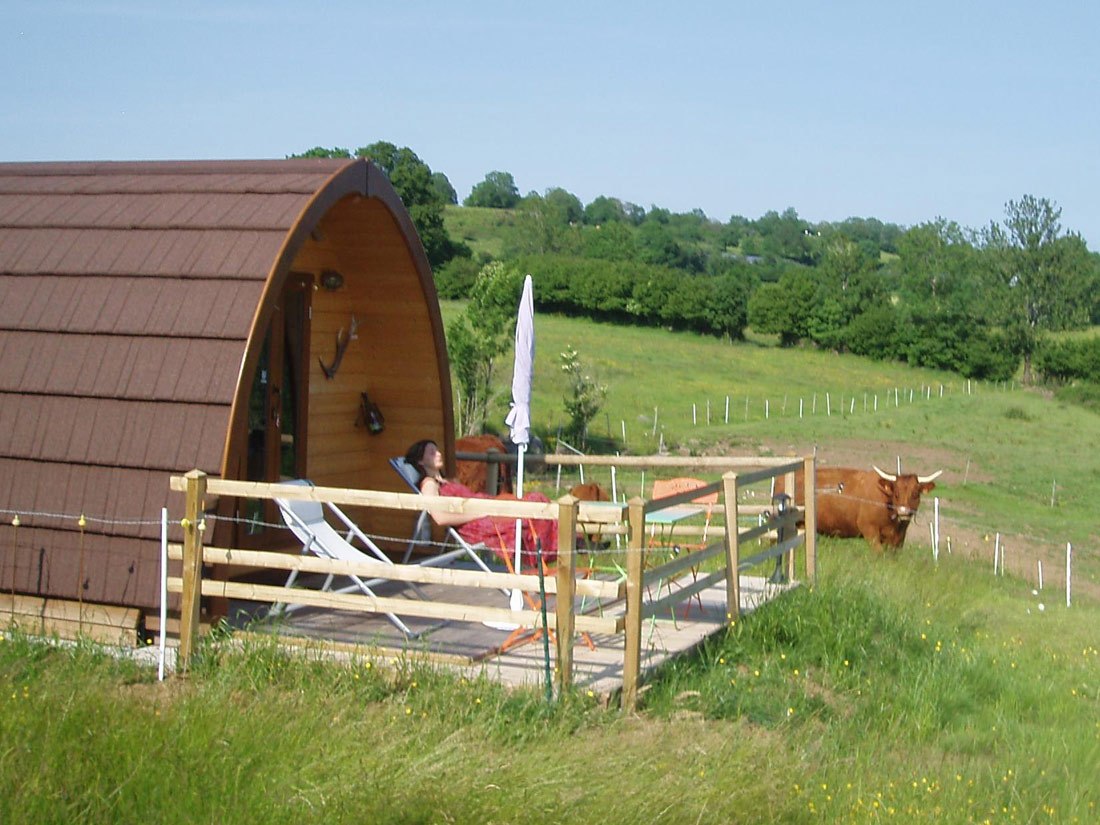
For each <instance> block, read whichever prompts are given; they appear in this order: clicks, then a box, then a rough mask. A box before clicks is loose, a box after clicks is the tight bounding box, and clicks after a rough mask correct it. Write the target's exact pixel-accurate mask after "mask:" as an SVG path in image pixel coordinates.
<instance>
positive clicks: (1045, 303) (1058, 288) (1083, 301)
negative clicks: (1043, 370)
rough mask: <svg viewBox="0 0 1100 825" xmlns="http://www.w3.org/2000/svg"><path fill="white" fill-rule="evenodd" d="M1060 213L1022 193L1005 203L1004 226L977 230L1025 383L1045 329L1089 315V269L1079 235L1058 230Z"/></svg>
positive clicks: (1048, 203)
mask: <svg viewBox="0 0 1100 825" xmlns="http://www.w3.org/2000/svg"><path fill="white" fill-rule="evenodd" d="M1061 216H1062V210H1061V209H1060V208H1059V207H1058V206H1057V205H1055V204H1054V203H1052V202H1051V201H1049V200H1047V199H1046V198H1036V197H1035V196H1033V195H1024V196H1023V197H1022V198H1021V199H1020V200H1019V201H1009V202H1008V203H1007V204H1005V221H1004V225H1003V226H1001V225H1000V224H997V223H995V222H994V223H991V224H990V225H989V227H988V228H987V229H986V230H985V231H984V233H983V235H982V237H983V240H984V243H985V251H986V263H987V265H988V269H987V272H988V274H989V276H990V286H991V290H990V293H991V297H993V298H994V299H995V301H996V307H997V309H998V311H999V320H1000V322H1001V324H1002V326H1003V328H1004V332H1005V336H1006V341H1007V342H1008V345H1009V347H1010V348H1011V349H1012V351H1013V352H1014V353H1016V354H1017V355H1018V356H1020V357H1022V358H1023V361H1024V376H1023V378H1024V383H1031V359H1032V356H1033V355H1034V354H1035V352H1036V350H1037V349H1038V346H1039V344H1040V342H1041V339H1042V337H1043V335H1044V333H1046V332H1048V331H1053V330H1060V329H1067V328H1071V327H1074V326H1079V325H1083V324H1084V323H1086V322H1087V321H1088V297H1087V291H1088V289H1089V288H1090V287H1091V286H1092V285H1093V284H1094V281H1095V277H1094V271H1093V268H1092V266H1091V260H1090V257H1089V254H1088V249H1087V248H1086V246H1085V243H1084V241H1083V240H1082V239H1081V237H1080V236H1079V235H1077V234H1075V233H1070V234H1068V235H1063V234H1062V225H1061V223H1059V219H1060V218H1061Z"/></svg>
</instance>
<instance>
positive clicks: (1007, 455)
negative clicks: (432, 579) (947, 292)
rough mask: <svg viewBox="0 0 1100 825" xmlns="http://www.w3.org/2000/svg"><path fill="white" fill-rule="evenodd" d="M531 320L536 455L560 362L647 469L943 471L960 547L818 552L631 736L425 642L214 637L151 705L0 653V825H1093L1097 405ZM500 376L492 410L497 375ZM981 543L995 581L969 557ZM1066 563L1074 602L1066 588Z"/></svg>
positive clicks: (106, 661)
mask: <svg viewBox="0 0 1100 825" xmlns="http://www.w3.org/2000/svg"><path fill="white" fill-rule="evenodd" d="M457 309H458V307H456V306H455V305H448V306H446V307H445V308H444V312H445V315H447V314H450V313H453V312H455V311H457ZM536 325H537V348H538V349H537V353H538V354H537V357H536V377H535V390H534V392H535V398H534V419H535V423H536V431H537V432H538V433H539V434H540V435H541V436H542V437H543V438H545V439H547V440H548V444H551V445H552V442H553V439H554V438H555V436H556V432H557V426H558V422H559V421H560V418H561V416H562V415H563V412H562V395H563V393H564V390H565V385H564V381H563V380H562V377H561V375H560V368H559V362H558V353H560V352H561V351H562V350H564V349H565V347H566V346H567V345H572V346H573V347H575V348H576V349H577V350H578V352H579V353H580V354H581V356H582V358H583V359H585V360H586V361H588V363H589V364H590V365H591V367H592V370H593V372H594V374H595V375H596V376H597V377H598V378H599V380H600V381H601V382H602V383H604V384H606V385H607V387H608V394H607V400H606V404H605V411H602V412H601V414H600V415H599V416H598V417H597V420H596V422H595V424H594V425H593V428H592V431H591V433H590V436H591V437H592V438H593V439H594V440H595V441H597V442H599V439H601V438H602V439H603V441H602V442H599V443H600V444H601V446H606V447H607V448H609V449H611V450H619V451H624V452H631V453H646V452H650V451H652V450H654V449H656V448H657V446H658V445H659V444H660V442H661V440H662V434H663V442H664V445H665V446H666V448H667V449H668V450H669V451H670V452H672V453H699V454H719V453H725V454H745V455H759V454H773V455H783V454H788V453H790V454H799V455H802V454H805V453H806V452H807V451H811V452H812V451H813V450H814V449H815V448H816V450H817V455H818V458H819V460H820V461H823V462H828V463H830V464H847V463H859V464H862V465H866V464H869V463H870V462H872V461H873V462H875V463H877V464H879V465H880V466H883V467H884V469H893V467H894V465H895V463H896V461H897V460H898V458H899V457H900V459H901V461H902V464H903V469H907V470H915V471H919V472H922V473H926V472H931V471H933V470H936V469H943V470H944V474H943V476H941V478H940V479H939V481H938V485H937V489H936V491H935V494H936V495H937V496H939V497H940V500H941V509H942V513H943V519H944V527H943V529H942V531H941V532H942V533H943V534H944V535H953V536H954V538H955V541H954V550H955V552H953V553H951V554H948V553H947V552H946V551H945V550H941V553H940V556H939V559H938V561H934V560H933V559H932V556H931V553H930V552H929V539H928V536H927V524H928V512H927V510H928V501H927V499H926V501H925V503H924V504H923V505H922V510H921V518H920V519H919V520H918V523H917V525H916V526H915V527H914V529H913V531H912V532H911V535H910V539H909V541H908V542H907V544H906V547H905V548H904V549H903V550H902V551H901V552H900V553H899V554H897V555H896V556H894V557H889V556H888V557H879V556H875V555H873V554H872V553H871V552H870V551H869V550H868V548H867V547H866V545H865V544H864V543H863V542H862V540H847V541H842V540H825V541H822V542H821V543H820V545H819V547H820V550H819V567H820V569H819V578H818V582H817V584H816V586H814V587H812V588H811V587H802V588H798V589H796V590H794V591H792V592H791V593H789V594H787V595H786V596H784V597H783V598H781V599H778V600H776V601H773V602H771V603H769V604H768V605H766V606H764V607H762V608H760V609H759V610H757V611H756V612H755V613H753V614H751V615H750V616H746V617H743V618H742V619H741V620H739V621H738V622H737V623H736V624H735V625H734V626H733V627H732V628H731V629H730V630H729V631H728V632H726V633H724V634H721V635H719V636H716V637H714V638H712V639H711V640H710V641H709V642H708V643H707V644H706V645H705V646H703V647H702V648H700V649H698V650H697V651H695V652H694V653H693V654H691V655H689V656H685V657H683V658H681V659H679V660H676V661H674V662H673V663H671V664H670V665H668V666H666V667H665V668H664V669H663V670H662V671H660V672H659V673H657V674H656V675H655V676H654V677H653V678H652V679H650V680H649V681H648V682H647V683H646V684H644V685H643V688H642V692H641V696H640V710H639V712H638V713H637V714H634V715H629V714H628V715H624V714H622V713H620V712H619V711H618V710H616V709H614V708H607V707H604V706H602V705H601V703H600V701H599V699H598V697H595V696H590V695H588V694H587V693H586V692H584V691H574V692H571V693H567V694H566V695H564V696H556V697H555V698H554V701H553V702H552V703H550V704H548V703H547V702H546V699H545V697H544V696H543V694H542V692H541V691H511V692H509V691H505V690H503V689H501V688H499V687H497V686H496V685H494V684H493V682H492V680H491V679H490V678H489V677H488V674H487V675H486V676H485V677H484V678H480V679H476V680H474V681H468V680H463V679H460V678H457V677H455V676H453V675H451V674H449V673H448V672H447V671H446V670H444V669H442V668H439V667H437V666H433V665H429V664H427V663H425V662H423V661H421V660H420V659H418V657H417V655H416V653H415V651H411V652H410V653H409V654H408V655H407V656H406V657H405V658H403V659H401V660H399V661H397V662H396V663H395V662H392V661H389V660H382V659H372V658H370V657H366V656H365V657H362V658H359V659H355V660H352V661H348V662H343V663H333V662H323V661H318V660H316V659H314V658H311V657H309V656H303V655H301V654H295V653H290V652H288V651H286V650H285V649H283V648H280V647H278V646H277V645H276V644H275V643H274V642H270V641H263V642H258V641H255V640H253V639H252V638H251V637H249V638H245V639H234V638H233V637H232V635H231V634H229V633H227V632H226V633H221V632H219V633H217V634H214V635H213V636H212V637H210V638H208V639H206V640H204V642H203V644H202V646H201V650H200V653H199V656H198V659H197V662H196V665H195V667H194V669H193V671H192V672H191V673H190V675H189V676H187V677H185V678H181V677H173V678H170V679H168V680H167V681H165V682H164V683H158V682H157V681H156V675H155V673H154V672H153V671H152V670H150V669H149V668H146V667H142V666H139V665H137V664H135V663H134V662H132V661H129V660H120V659H117V658H115V657H113V656H111V655H108V654H107V653H106V652H105V651H103V650H101V649H99V648H97V647H95V646H93V645H90V644H78V645H75V646H62V645H51V644H44V643H41V642H38V641H35V640H31V639H27V638H24V637H22V636H20V635H18V634H11V633H5V634H4V638H3V641H2V642H0V701H2V702H3V703H4V712H3V713H2V714H0V822H4V823H12V824H13V825H15V824H16V823H53V822H57V823H62V822H64V823H71V822H82V823H83V822H87V823H100V822H102V823H108V822H111V823H113V822H139V821H140V822H144V821H155V822H158V823H176V822H179V823H184V822H186V823H193V822H215V821H216V822H261V821H262V822H268V823H281V822H287V823H295V824H296V825H298V824H300V823H309V822H326V823H328V822H356V823H358V822H371V823H449V822H459V823H463V822H494V823H521V822H524V823H526V822H530V821H536V822H545V823H588V822H593V821H595V822H601V823H638V822H647V823H696V822H733V823H821V822H827V823H864V822H868V823H877V822H898V823H926V822H945V823H1025V822H1026V823H1038V822H1042V823H1078V822H1079V823H1095V822H1097V821H1100V812H1098V811H1097V804H1098V803H1100V789H1098V787H1097V784H1096V769H1097V766H1098V765H1100V650H1098V648H1100V634H1098V633H1097V630H1096V628H1097V627H1100V599H1098V598H1097V593H1098V591H1097V575H1098V571H1097V561H1096V559H1097V553H1096V542H1097V536H1096V526H1095V509H1096V508H1095V505H1094V504H1093V502H1094V501H1095V500H1096V494H1097V492H1100V491H1098V490H1097V487H1098V485H1100V478H1098V473H1097V471H1096V469H1095V460H1094V455H1095V450H1094V449H1093V448H1094V445H1095V443H1096V442H1097V440H1098V439H1100V418H1097V416H1096V414H1095V413H1092V412H1090V411H1088V410H1085V409H1082V408H1080V407H1076V406H1072V405H1069V404H1066V403H1064V402H1061V401H1058V400H1056V399H1055V398H1052V397H1049V396H1048V395H1046V394H1044V393H1041V392H1038V391H1034V390H1030V389H1029V390H1023V389H1020V388H1019V387H1016V386H1013V385H1011V384H1009V385H1007V386H1000V385H998V386H990V385H985V384H982V385H980V386H979V385H972V386H971V387H970V388H969V392H968V391H967V386H966V382H965V380H961V379H959V378H958V376H954V375H950V374H946V373H935V372H927V371H919V370H911V369H909V368H907V367H904V366H898V365H889V364H882V363H872V362H867V361H863V360H861V359H857V358H852V357H848V356H837V355H833V354H830V353H822V352H816V351H813V350H808V349H795V350H780V349H777V348H774V347H772V346H769V345H767V344H766V342H757V343H740V344H729V343H724V342H721V341H717V340H711V339H701V338H699V337H697V336H693V335H689V334H672V333H669V332H666V331H663V330H653V329H641V328H620V327H612V326H605V325H599V324H595V323H592V322H590V321H582V320H575V319H568V318H558V317H543V316H538V317H537V318H536ZM497 370H498V372H497V379H498V383H499V386H500V387H501V396H500V398H499V405H498V406H499V409H498V411H497V413H499V415H498V416H497V417H498V418H500V419H502V417H503V411H504V409H505V408H506V406H507V404H506V399H505V394H506V393H507V387H508V384H509V381H510V372H511V356H510V353H505V354H504V355H502V358H501V361H500V362H499V363H498V365H497ZM941 385H942V386H943V394H942V395H941V394H940V386H941ZM922 387H923V388H925V389H924V397H921V388H922ZM929 387H931V388H932V390H931V396H932V397H928V392H929V391H928V388H929ZM895 388H896V389H897V397H898V400H899V404H898V405H897V406H895V404H894V390H895ZM910 389H912V390H913V391H914V392H913V400H912V401H910V400H909V397H908V394H907V391H908V390H910ZM903 393H905V394H904V395H903ZM826 394H828V396H827V400H826ZM888 394H889V401H887V400H886V397H887V395H888ZM727 395H728V396H729V397H730V414H729V421H728V422H727V421H726V420H725V398H726V396H727ZM746 398H747V399H748V408H749V409H748V415H747V416H746V412H745V408H746ZM841 398H843V399H844V400H843V402H841V400H840V399H841ZM865 398H866V409H865V401H864V399H865ZM874 398H877V400H878V409H877V411H876V410H875V409H874V401H873V400H872V399H874ZM800 399H801V400H802V404H803V415H802V417H801V418H800V417H799V416H798V401H799V400H800ZM708 400H709V401H710V411H711V420H710V423H709V425H708V424H707V422H706V418H705V405H706V403H707V401H708ZM853 400H854V407H853ZM765 401H767V402H768V407H767V408H768V413H769V415H768V417H767V418H765V414H764V411H765ZM692 403H695V404H696V420H695V422H694V423H693V421H692V414H691V404H692ZM815 403H816V408H815V406H814V405H815ZM654 408H656V409H657V422H656V427H655V426H654V421H653V411H654ZM624 427H625V429H626V440H625V442H623V440H622V429H623V428H624ZM655 431H656V435H654V432H655ZM592 472H594V471H592ZM600 480H601V481H604V480H606V481H609V479H602V478H601V479H600ZM534 481H535V483H538V484H540V485H542V486H543V487H544V488H546V489H548V490H552V489H553V487H554V485H555V478H554V476H553V475H552V474H546V475H544V476H541V477H536V478H535V479H534ZM619 481H620V483H622V484H624V485H626V487H627V492H628V493H629V494H630V495H634V494H635V493H636V492H637V489H635V488H634V487H633V485H635V484H637V485H639V486H640V478H635V477H623V478H620V479H619ZM1052 492H1053V495H1052ZM921 531H923V532H921ZM998 532H999V533H1001V535H1002V538H1003V539H1004V541H1005V542H1006V544H1007V551H1008V561H1009V564H1008V568H1009V569H1008V572H1007V575H1003V576H994V575H992V571H991V560H992V555H991V553H992V549H991V543H990V542H987V541H986V537H987V536H989V537H990V538H991V539H992V538H993V536H995V535H996V533H998ZM1066 541H1072V542H1074V546H1075V553H1076V555H1075V557H1074V573H1075V577H1076V581H1075V587H1076V590H1075V595H1074V599H1073V604H1072V606H1070V607H1067V606H1066V604H1065V592H1064V583H1060V582H1059V581H1058V575H1059V573H1058V571H1057V570H1056V569H1055V568H1056V564H1057V560H1058V558H1059V553H1061V552H1062V550H1061V548H1064V543H1065V542H1066ZM1039 560H1045V561H1046V563H1047V566H1048V579H1047V581H1046V586H1045V589H1044V590H1042V591H1038V589H1037V583H1036V582H1035V581H1034V580H1033V579H1034V574H1033V572H1032V567H1033V564H1034V563H1035V562H1037V561H1039Z"/></svg>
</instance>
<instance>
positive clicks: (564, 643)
mask: <svg viewBox="0 0 1100 825" xmlns="http://www.w3.org/2000/svg"><path fill="white" fill-rule="evenodd" d="M576 536H577V500H576V499H575V498H573V497H572V496H564V497H563V498H561V499H559V500H558V571H557V576H558V598H557V602H556V603H555V606H554V608H555V610H556V612H557V614H558V615H557V619H558V689H559V690H560V691H564V690H566V689H567V688H568V687H569V686H570V685H572V684H573V627H574V614H573V595H574V593H575V592H576V589H577V577H576V559H575V557H574V555H573V550H574V544H575V542H576Z"/></svg>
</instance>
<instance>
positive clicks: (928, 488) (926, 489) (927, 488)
mask: <svg viewBox="0 0 1100 825" xmlns="http://www.w3.org/2000/svg"><path fill="white" fill-rule="evenodd" d="M935 489H936V482H934V481H926V482H924V483H923V484H922V485H921V486H920V491H921V492H922V493H930V492H932V491H933V490H935Z"/></svg>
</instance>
